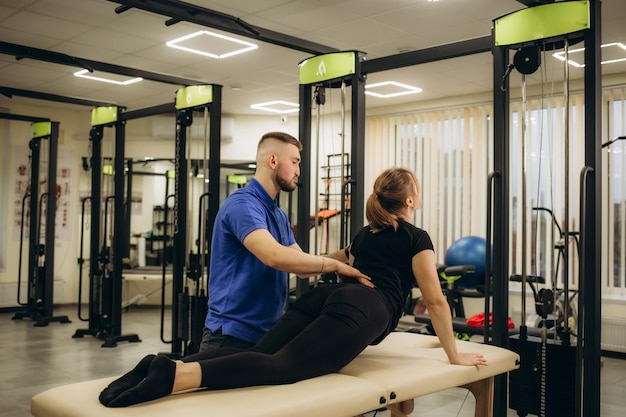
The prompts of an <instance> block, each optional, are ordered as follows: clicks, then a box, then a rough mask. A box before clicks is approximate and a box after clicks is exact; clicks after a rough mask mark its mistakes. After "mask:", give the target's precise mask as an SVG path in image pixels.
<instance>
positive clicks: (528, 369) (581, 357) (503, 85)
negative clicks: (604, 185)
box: [487, 0, 602, 417]
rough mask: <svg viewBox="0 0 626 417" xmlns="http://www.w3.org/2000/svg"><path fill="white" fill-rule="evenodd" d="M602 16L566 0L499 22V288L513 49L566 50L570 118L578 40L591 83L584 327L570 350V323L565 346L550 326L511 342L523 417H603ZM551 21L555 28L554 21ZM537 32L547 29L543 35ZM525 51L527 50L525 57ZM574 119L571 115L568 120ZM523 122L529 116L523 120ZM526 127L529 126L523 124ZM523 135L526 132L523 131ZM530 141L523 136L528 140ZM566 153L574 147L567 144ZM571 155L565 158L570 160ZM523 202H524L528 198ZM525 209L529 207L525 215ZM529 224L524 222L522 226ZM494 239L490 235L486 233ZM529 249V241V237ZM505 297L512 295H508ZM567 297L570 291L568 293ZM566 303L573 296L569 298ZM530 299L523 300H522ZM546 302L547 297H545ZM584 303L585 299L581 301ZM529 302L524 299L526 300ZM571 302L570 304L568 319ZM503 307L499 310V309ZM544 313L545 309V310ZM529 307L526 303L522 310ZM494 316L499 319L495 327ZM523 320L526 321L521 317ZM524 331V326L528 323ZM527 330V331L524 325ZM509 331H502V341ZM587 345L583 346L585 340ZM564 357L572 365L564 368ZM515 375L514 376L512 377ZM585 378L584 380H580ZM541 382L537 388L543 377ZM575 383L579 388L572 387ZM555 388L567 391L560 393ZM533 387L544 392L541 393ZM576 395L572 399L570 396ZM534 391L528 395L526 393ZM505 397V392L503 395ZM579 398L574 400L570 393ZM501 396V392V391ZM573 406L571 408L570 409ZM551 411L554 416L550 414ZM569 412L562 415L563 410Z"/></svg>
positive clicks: (515, 403) (514, 390)
mask: <svg viewBox="0 0 626 417" xmlns="http://www.w3.org/2000/svg"><path fill="white" fill-rule="evenodd" d="M600 14H601V2H600V1H596V0H590V1H562V2H555V3H550V4H543V5H539V6H535V7H529V8H527V9H522V10H519V11H517V12H514V13H510V14H508V15H505V16H502V17H500V18H497V19H495V20H494V30H493V40H494V49H493V57H494V80H496V81H497V84H499V85H497V86H494V109H495V113H494V118H493V120H494V132H495V135H496V137H497V138H498V140H497V141H496V146H495V149H494V153H495V158H494V169H495V171H494V173H493V176H492V177H491V178H490V185H491V182H493V187H494V199H493V200H492V201H498V202H499V203H498V204H496V205H495V206H494V208H493V211H494V222H495V224H496V227H495V228H494V234H493V238H494V242H493V243H494V244H493V247H494V254H493V257H494V260H497V262H494V274H493V275H494V285H495V284H496V283H497V284H498V285H500V284H501V282H502V278H501V277H503V276H504V275H505V274H506V273H507V272H506V271H507V265H508V255H509V254H508V238H509V237H508V233H510V232H509V225H508V221H509V220H508V216H509V212H508V210H509V195H508V192H509V191H508V188H509V175H510V174H509V172H508V171H509V159H510V149H509V132H510V129H509V117H510V115H509V106H508V101H509V91H508V90H509V89H508V82H509V81H508V75H509V73H510V71H511V69H512V68H514V67H515V65H511V64H509V62H508V60H509V56H508V54H509V50H511V49H513V50H517V51H518V52H517V53H521V54H523V56H521V57H520V58H518V59H517V60H516V61H517V63H518V64H519V63H520V62H524V61H526V60H529V61H530V60H531V59H530V58H529V57H531V56H533V54H531V53H530V52H532V49H524V48H528V47H531V48H532V47H538V48H540V50H543V51H545V50H549V49H557V48H564V49H565V64H564V65H565V74H564V78H565V85H564V92H565V105H564V107H565V108H566V109H567V111H566V112H565V114H566V115H568V113H569V102H568V98H569V96H568V91H569V85H568V83H569V72H568V71H569V69H568V57H567V54H568V48H569V45H570V44H572V43H574V42H579V41H581V40H582V41H584V43H585V53H584V57H585V59H584V60H585V67H584V71H585V77H584V80H585V86H584V95H585V102H584V112H585V124H584V125H585V127H584V129H585V146H584V159H585V161H584V165H585V166H584V167H582V169H581V175H580V197H581V206H580V219H581V232H580V242H581V247H580V251H579V259H580V281H579V288H580V289H581V291H580V293H579V300H578V301H579V308H578V311H579V313H580V314H581V317H583V319H584V320H583V323H582V325H581V324H580V323H579V326H578V332H577V345H576V346H572V345H570V343H569V338H568V330H567V329H568V326H565V329H566V330H565V332H564V334H565V335H564V337H563V338H562V339H561V340H560V341H556V340H555V341H554V342H552V341H550V340H548V339H547V337H546V333H547V329H545V328H544V330H543V334H542V336H541V337H540V338H539V339H534V338H532V337H528V336H527V335H526V334H525V333H523V332H521V333H520V335H519V336H518V337H511V338H510V341H509V343H510V345H511V346H512V347H514V348H515V349H517V350H518V351H519V352H520V356H521V361H522V365H521V367H520V370H519V371H515V372H513V373H511V375H510V378H511V389H510V391H509V394H510V403H511V404H512V407H517V410H518V414H520V415H526V413H542V415H543V413H546V412H547V413H548V415H550V416H553V415H568V416H580V415H581V413H582V415H584V416H589V417H591V416H598V415H601V413H600V372H599V370H600V314H599V313H600V301H601V300H600V294H601V293H600V285H599V281H598V280H597V277H598V276H600V275H601V273H600V264H599V259H600V253H599V251H600V247H601V245H600V241H601V240H600V235H601V224H600V217H599V213H600V211H601V198H599V196H600V193H601V172H600V171H599V170H600V168H601V166H600V158H599V154H600V144H599V142H598V141H597V138H599V137H601V135H602V133H601V126H600V117H599V112H600V109H599V101H600V100H599V99H600V85H601V84H600V73H601V72H600V52H599V51H600V33H599V28H600ZM548 22H549V23H548ZM537 28H541V29H540V30H537ZM521 51H524V52H521ZM532 67H533V66H532V65H531V66H530V67H529V68H526V67H523V68H521V69H522V71H520V72H521V73H522V94H523V100H524V98H525V91H524V90H525V75H526V74H525V73H527V72H529V71H532ZM567 117H568V116H566V119H567ZM521 120H523V121H525V115H523V116H522V117H521ZM564 126H566V128H565V143H566V144H568V136H569V132H568V127H569V123H568V120H566V121H565V123H564ZM522 129H524V127H522ZM523 132H524V130H523ZM523 136H524V135H523ZM565 149H566V150H567V151H566V153H568V150H569V147H568V145H566V146H565ZM568 158H569V157H568V156H567V155H566V159H568ZM565 171H566V173H565V177H566V178H565V186H564V188H565V189H566V190H567V191H566V197H565V198H564V201H566V202H567V204H568V205H569V200H570V198H569V194H568V193H569V191H570V190H569V182H568V181H569V179H568V175H569V161H566V162H565ZM524 199H525V197H524ZM568 210H569V209H568V208H566V210H565V213H564V225H566V224H568V222H569V221H570V219H569V213H568ZM524 212H525V210H524ZM523 224H524V225H525V224H526V222H523ZM563 235H564V255H563V258H564V263H565V267H564V268H565V269H567V268H568V267H569V262H568V255H569V252H568V251H569V248H568V247H569V243H570V239H569V237H570V232H569V230H568V228H567V226H566V227H564V228H563ZM487 236H488V238H491V235H490V233H488V235H487ZM523 243H524V244H525V243H526V241H525V240H523ZM525 261H526V259H523V260H522V268H525ZM564 276H565V279H564V281H565V282H567V281H568V280H567V272H565V270H564ZM527 278H528V274H527V273H526V271H525V269H523V270H522V294H524V292H525V284H526V282H527ZM504 293H506V290H505V292H504ZM565 294H568V291H567V288H565ZM506 298H507V297H503V299H502V300H497V299H496V298H495V297H494V334H495V330H496V327H497V328H498V330H500V329H502V328H503V322H502V319H503V317H501V314H498V311H503V312H504V311H507V309H508V307H507V305H506ZM565 298H566V299H567V298H568V297H565ZM523 299H524V300H525V297H523ZM541 299H542V300H543V297H541ZM583 300H584V302H583ZM523 303H525V301H523ZM567 306H568V303H565V306H564V309H565V311H564V313H565V320H566V322H569V320H568V319H567V317H568V315H569V313H568V312H567V309H568V307H567ZM496 307H497V309H498V311H495V308H496ZM543 307H545V303H544V306H542V309H541V311H542V313H543V314H545V313H546V312H547V311H545V310H544V309H543ZM524 310H525V304H523V306H522V313H523V314H525V313H524ZM496 318H498V320H499V321H498V322H497V323H496ZM523 321H524V320H523ZM523 326H525V323H524V324H523ZM522 329H523V328H522ZM501 334H503V332H498V337H501V336H500V335H501ZM583 341H584V342H583ZM563 359H565V362H566V363H567V364H566V365H562V364H563ZM514 374H515V375H514ZM583 374H584V376H585V378H584V381H583V379H582V375H583ZM537 377H538V378H539V384H537V379H536V378H537ZM572 382H573V384H572ZM555 386H558V387H562V388H563V389H559V390H557V389H556V388H554V387H555ZM535 389H539V390H540V391H539V395H538V396H537V395H536V392H535V391H534V390H535ZM568 389H569V390H570V391H569V394H566V393H564V392H565V391H566V390H568ZM528 393H530V394H528ZM501 394H503V393H501ZM572 394H573V395H572ZM496 395H498V394H497V393H496ZM570 407H571V408H570ZM548 410H549V411H548ZM561 412H562V413H563V414H560V413H561Z"/></svg>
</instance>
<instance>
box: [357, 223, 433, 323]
mask: <svg viewBox="0 0 626 417" xmlns="http://www.w3.org/2000/svg"><path fill="white" fill-rule="evenodd" d="M398 223H399V225H398V230H394V229H393V227H387V228H386V229H384V230H381V231H380V232H378V233H372V231H371V228H370V227H369V226H366V227H364V228H363V229H361V230H360V231H359V232H358V233H357V234H356V236H355V237H354V240H353V241H352V246H351V247H350V252H351V253H352V255H353V256H354V265H353V266H354V267H355V268H357V269H358V270H359V271H361V272H363V273H364V274H366V275H368V276H369V277H370V278H371V279H372V283H373V284H374V285H375V286H376V289H378V291H380V292H381V293H382V295H383V296H384V297H385V299H386V300H387V302H388V304H389V305H388V307H389V310H390V311H389V312H390V316H391V322H390V330H392V329H394V328H395V327H396V326H397V325H398V321H399V320H400V317H402V307H403V306H404V302H405V300H406V298H407V296H408V295H409V291H411V288H412V286H413V285H414V284H415V276H414V275H413V268H412V260H413V256H415V255H416V254H418V253H419V252H421V251H423V250H428V249H430V250H434V247H433V243H432V241H431V240H430V236H429V235H428V233H427V232H426V231H425V230H423V229H420V228H418V227H416V226H414V225H412V224H411V223H408V222H405V221H402V220H399V221H398Z"/></svg>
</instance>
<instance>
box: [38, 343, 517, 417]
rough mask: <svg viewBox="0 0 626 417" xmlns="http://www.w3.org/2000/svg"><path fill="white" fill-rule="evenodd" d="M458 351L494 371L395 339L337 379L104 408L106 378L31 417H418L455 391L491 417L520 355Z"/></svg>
mask: <svg viewBox="0 0 626 417" xmlns="http://www.w3.org/2000/svg"><path fill="white" fill-rule="evenodd" d="M457 344H458V346H459V350H460V351H471V352H478V353H482V354H483V355H484V356H485V357H486V359H487V361H488V362H489V366H481V367H472V366H454V365H450V364H449V363H448V360H447V357H446V355H445V353H444V352H443V349H442V348H441V347H440V344H439V341H438V340H437V338H436V337H435V336H426V335H419V334H412V333H404V332H393V333H391V334H389V335H388V336H387V337H386V338H385V339H384V340H383V341H382V342H381V343H380V344H378V345H376V346H368V347H367V348H366V349H365V350H364V351H363V352H362V353H361V354H360V355H359V356H358V357H357V358H355V359H354V360H353V361H352V362H351V363H350V364H348V365H347V366H346V367H344V368H343V369H342V370H341V371H340V372H339V373H334V374H329V375H323V376H320V377H317V378H312V379H307V380H304V381H300V382H296V383H294V384H287V385H272V386H258V387H248V388H240V389H230V390H220V391H206V390H199V391H196V392H188V393H181V394H176V395H170V396H167V397H165V398H161V399H159V400H156V401H152V402H148V403H144V404H142V405H141V406H139V407H127V408H105V407H103V406H102V405H101V404H100V403H99V402H98V394H99V393H100V391H101V390H102V389H103V388H104V387H106V386H107V385H108V384H109V383H110V382H111V381H112V380H113V379H114V378H103V379H97V380H93V381H85V382H79V383H76V384H70V385H65V386H61V387H56V388H52V389H50V390H48V391H45V392H43V393H40V394H37V395H35V396H34V397H33V399H32V401H31V413H32V415H33V416H34V417H61V416H63V417H85V416H93V415H97V416H99V417H112V416H120V417H130V416H135V417H137V416H151V417H165V416H171V415H173V414H181V415H187V416H200V415H216V416H226V415H236V416H255V417H287V416H296V415H297V416H300V417H313V416H315V417H317V416H331V415H332V416H336V415H346V416H348V415H350V416H354V415H362V414H364V413H367V412H369V411H371V410H376V409H379V408H380V407H387V408H388V409H389V410H390V411H391V413H392V415H394V416H397V417H403V416H404V417H406V415H407V414H410V413H411V412H412V411H413V399H414V398H416V397H420V396H422V395H427V394H431V393H434V392H438V391H442V390H445V389H448V388H453V387H457V386H458V387H463V388H467V389H468V390H470V391H471V392H472V393H473V394H474V396H475V398H476V407H475V410H476V411H475V415H477V416H483V417H491V416H493V411H492V406H493V379H494V377H495V376H496V375H501V374H504V373H506V372H508V371H511V370H513V369H516V368H517V367H518V366H519V364H518V361H519V356H518V355H517V354H516V353H514V352H511V351H510V350H508V349H503V348H500V347H496V346H491V345H487V344H476V343H472V342H464V341H457ZM424 381H428V383H424Z"/></svg>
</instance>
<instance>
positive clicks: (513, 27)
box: [493, 0, 591, 46]
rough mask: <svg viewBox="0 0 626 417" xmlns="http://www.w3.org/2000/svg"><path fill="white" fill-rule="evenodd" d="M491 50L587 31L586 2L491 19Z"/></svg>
mask: <svg viewBox="0 0 626 417" xmlns="http://www.w3.org/2000/svg"><path fill="white" fill-rule="evenodd" d="M493 22H494V26H493V30H494V44H495V46H510V45H517V44H524V43H527V42H532V41H538V40H542V39H550V38H554V37H557V36H562V35H567V34H569V33H575V32H579V31H581V30H585V29H589V28H590V27H591V17H590V10H589V1H587V0H584V1H581V0H577V1H561V2H557V3H549V4H543V5H540V6H534V7H529V8H527V9H522V10H518V11H516V12H513V13H509V14H507V15H504V16H502V17H499V18H497V19H494V21H493Z"/></svg>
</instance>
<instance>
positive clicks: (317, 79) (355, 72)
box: [296, 51, 365, 297]
mask: <svg viewBox="0 0 626 417" xmlns="http://www.w3.org/2000/svg"><path fill="white" fill-rule="evenodd" d="M364 59H365V54H363V53H362V52H357V51H347V52H333V53H328V54H325V55H317V56H314V57H311V58H308V59H305V60H303V61H301V62H300V63H299V83H300V129H299V130H300V132H299V133H300V141H301V142H302V146H303V150H302V154H303V155H305V156H309V155H311V153H312V152H311V148H312V141H311V136H312V133H311V132H312V126H311V120H312V115H311V113H312V112H311V110H312V105H313V103H315V104H316V105H317V110H318V117H317V121H318V127H317V132H318V133H319V130H320V129H319V121H320V117H319V110H320V106H321V105H323V104H324V103H325V102H326V89H329V88H340V89H341V91H342V112H343V111H345V103H343V100H345V88H346V87H347V86H349V87H351V109H352V120H351V126H350V128H351V129H350V138H351V140H350V149H351V150H350V155H351V157H350V159H351V160H350V165H349V168H350V170H349V174H350V175H349V178H346V180H345V181H342V182H343V184H342V187H341V191H340V193H341V197H340V201H345V200H346V195H350V202H351V203H350V210H349V213H350V215H349V218H348V217H347V213H348V212H347V210H345V209H344V208H342V209H341V211H340V216H341V225H342V227H341V229H340V238H339V240H340V242H339V245H340V247H344V246H345V245H346V244H347V243H348V242H349V241H351V239H352V237H353V236H354V234H356V232H357V231H358V230H359V229H360V227H361V226H362V225H363V224H364V210H363V205H364V201H365V198H364V190H363V188H364V185H363V182H364V180H363V178H364V175H365V168H364V166H363V160H364V158H363V152H364V145H363V142H364V136H365V103H364V99H363V97H365V78H364V77H363V75H362V73H361V63H362V62H363V61H364ZM342 119H343V120H345V115H343V113H342ZM345 137H346V132H345V130H344V129H343V127H342V132H341V141H342V143H341V147H342V148H341V152H339V153H340V154H344V149H345ZM316 145H319V138H318V141H317V144H316ZM318 149H319V146H318ZM317 154H318V158H319V151H318V152H317ZM311 163H312V161H311V160H310V157H304V158H303V160H302V163H301V165H300V182H301V183H303V184H311V183H313V182H312V179H311ZM329 165H330V164H329ZM339 165H340V169H341V171H340V174H339V175H340V176H341V177H342V179H343V176H344V175H345V172H346V170H347V167H346V164H345V161H344V158H343V157H341V158H340V164H339ZM317 166H319V163H317V164H316V169H315V171H314V172H315V173H318V168H317ZM327 177H330V175H327ZM318 178H319V175H318ZM328 179H330V178H328ZM317 182H318V181H317V180H315V183H316V184H317ZM348 190H349V191H348ZM318 195H319V192H316V196H318ZM298 197H299V198H298V218H297V222H296V224H297V233H296V236H298V237H299V238H298V244H299V245H300V247H301V248H302V250H303V251H305V252H310V242H309V239H308V238H306V237H308V236H309V230H308V228H309V224H310V222H309V218H310V213H311V196H310V193H307V192H304V193H301V195H300V194H299V196H298ZM316 198H317V197H316ZM315 207H316V209H315V211H314V213H318V211H319V210H318V208H319V207H318V205H317V204H316V206H315ZM296 285H297V287H296V297H299V296H300V295H302V294H303V293H304V292H306V291H307V290H308V288H309V283H308V282H307V280H298V281H297V283H296Z"/></svg>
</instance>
